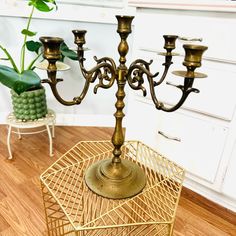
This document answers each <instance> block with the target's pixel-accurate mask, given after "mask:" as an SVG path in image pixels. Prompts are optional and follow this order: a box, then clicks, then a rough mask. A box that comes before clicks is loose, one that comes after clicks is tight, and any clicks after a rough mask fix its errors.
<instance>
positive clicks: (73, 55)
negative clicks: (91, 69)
mask: <svg viewBox="0 0 236 236" xmlns="http://www.w3.org/2000/svg"><path fill="white" fill-rule="evenodd" d="M60 50H61V54H62V56H63V58H64V57H68V58H70V59H71V60H78V56H77V53H76V52H74V51H73V50H71V49H69V48H68V46H67V45H66V44H65V43H64V42H63V43H62V44H61V46H60Z"/></svg>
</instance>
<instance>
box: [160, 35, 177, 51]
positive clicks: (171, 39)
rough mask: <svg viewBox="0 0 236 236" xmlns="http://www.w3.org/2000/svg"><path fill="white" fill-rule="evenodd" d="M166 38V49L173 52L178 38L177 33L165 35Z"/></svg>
mask: <svg viewBox="0 0 236 236" xmlns="http://www.w3.org/2000/svg"><path fill="white" fill-rule="evenodd" d="M163 38H164V40H165V44H164V49H166V51H167V53H171V51H172V50H174V49H175V41H176V39H177V38H178V36H177V35H163Z"/></svg>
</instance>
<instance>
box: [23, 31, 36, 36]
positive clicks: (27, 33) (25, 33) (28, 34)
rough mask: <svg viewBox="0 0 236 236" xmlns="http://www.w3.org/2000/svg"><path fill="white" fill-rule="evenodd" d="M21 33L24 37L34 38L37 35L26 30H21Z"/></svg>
mask: <svg viewBox="0 0 236 236" xmlns="http://www.w3.org/2000/svg"><path fill="white" fill-rule="evenodd" d="M21 33H22V34H24V35H27V36H29V37H32V36H35V35H36V34H37V33H36V32H32V31H30V30H27V29H23V30H22V31H21Z"/></svg>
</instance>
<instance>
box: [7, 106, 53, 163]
mask: <svg viewBox="0 0 236 236" xmlns="http://www.w3.org/2000/svg"><path fill="white" fill-rule="evenodd" d="M6 122H7V125H8V134H7V148H8V152H9V157H8V159H12V152H11V145H10V141H11V133H16V134H18V138H19V139H21V135H22V134H23V135H24V134H37V133H41V132H44V131H47V133H48V139H49V154H50V156H53V147H52V138H54V136H55V132H54V127H55V122H56V115H55V112H54V111H53V110H50V109H49V110H48V114H47V115H46V116H45V117H43V118H40V119H37V120H34V121H22V120H19V119H16V117H15V116H14V114H13V113H10V114H9V115H8V116H7V120H6ZM36 128H37V130H34V129H36ZM38 128H40V129H38ZM41 128H42V129H41ZM26 129H31V130H30V131H29V132H26V131H25V130H26Z"/></svg>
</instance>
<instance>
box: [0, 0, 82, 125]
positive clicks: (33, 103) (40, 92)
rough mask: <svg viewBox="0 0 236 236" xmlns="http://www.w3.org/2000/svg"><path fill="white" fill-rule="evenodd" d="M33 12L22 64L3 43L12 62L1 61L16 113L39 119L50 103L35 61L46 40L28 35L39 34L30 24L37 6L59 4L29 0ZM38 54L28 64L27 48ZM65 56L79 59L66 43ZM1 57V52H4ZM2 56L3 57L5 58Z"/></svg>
mask: <svg viewBox="0 0 236 236" xmlns="http://www.w3.org/2000/svg"><path fill="white" fill-rule="evenodd" d="M27 1H28V6H29V7H31V12H30V15H29V17H28V18H27V25H26V28H24V29H23V30H22V31H21V33H22V35H23V37H24V40H23V44H22V46H21V54H20V65H19V67H18V66H17V65H16V63H15V60H14V59H13V57H12V56H11V54H10V52H9V51H8V50H7V49H6V48H4V47H3V45H1V44H0V51H2V52H3V53H4V54H5V57H6V58H4V59H5V60H7V61H8V62H9V63H10V65H11V66H10V67H9V66H6V65H1V64H0V82H1V83H2V84H3V85H5V86H7V87H8V88H10V89H11V94H12V104H13V113H14V115H15V117H16V118H17V119H21V120H23V121H27V120H35V119H39V118H42V117H44V116H46V114H47V104H46V95H45V89H44V87H43V86H42V84H41V79H40V77H39V75H38V74H37V73H36V72H35V71H34V69H35V63H36V62H37V61H38V60H39V59H40V58H41V54H42V52H41V47H42V44H41V43H40V42H39V41H33V40H29V41H27V39H28V38H29V37H30V38H31V37H33V36H35V35H36V32H33V31H31V30H30V24H31V20H32V17H33V13H34V11H35V10H38V11H41V12H49V11H51V10H52V9H54V8H57V5H56V1H55V0H27ZM27 50H28V51H31V52H33V53H36V54H35V58H34V59H33V60H32V61H31V62H30V63H29V64H28V65H27V66H26V63H25V61H26V58H25V57H26V51H27ZM61 52H62V58H64V57H65V56H66V57H68V58H70V59H73V60H77V55H76V53H75V52H74V51H72V50H70V49H69V48H68V47H67V45H66V44H63V45H61ZM0 58H1V56H0ZM4 59H3V58H2V60H4Z"/></svg>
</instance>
